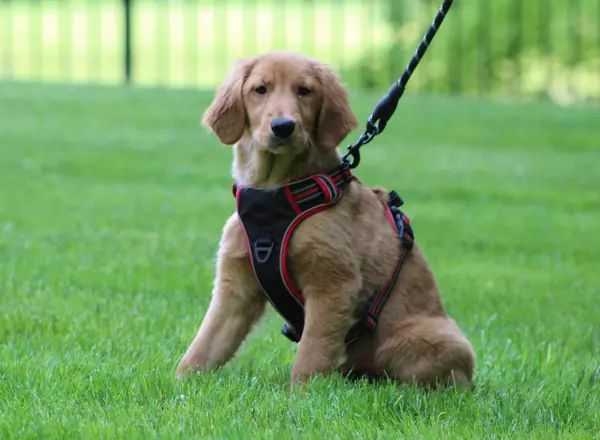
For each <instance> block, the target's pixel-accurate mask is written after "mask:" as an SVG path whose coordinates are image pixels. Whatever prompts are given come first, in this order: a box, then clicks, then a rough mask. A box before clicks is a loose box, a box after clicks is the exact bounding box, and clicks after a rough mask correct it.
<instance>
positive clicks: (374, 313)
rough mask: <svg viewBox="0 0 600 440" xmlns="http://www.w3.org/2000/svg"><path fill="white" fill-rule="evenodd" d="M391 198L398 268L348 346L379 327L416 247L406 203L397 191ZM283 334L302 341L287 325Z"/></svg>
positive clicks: (353, 330)
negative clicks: (382, 315) (403, 270)
mask: <svg viewBox="0 0 600 440" xmlns="http://www.w3.org/2000/svg"><path fill="white" fill-rule="evenodd" d="M389 198H390V201H389V202H388V203H387V204H386V205H385V214H386V217H387V219H388V221H389V222H390V223H391V224H392V226H393V227H394V228H395V229H396V230H397V231H398V238H399V245H400V252H399V254H398V259H397V261H396V266H395V268H394V272H393V273H392V276H391V278H390V280H389V281H388V283H387V284H386V285H385V286H384V287H383V288H382V289H381V290H380V291H378V292H377V293H376V294H375V295H373V296H372V297H371V299H370V301H369V304H368V306H367V307H366V308H365V310H364V312H363V315H362V317H361V318H360V319H359V321H358V322H357V323H356V324H355V325H354V326H353V327H352V328H351V329H350V331H349V332H348V334H347V336H346V340H345V342H346V345H350V344H352V343H353V342H354V341H356V340H357V339H358V338H359V336H360V335H361V334H362V333H364V332H370V331H372V330H374V329H375V327H377V323H378V321H379V315H380V314H381V311H382V310H383V306H384V305H385V302H386V301H387V299H388V298H389V296H390V293H392V290H394V286H395V285H396V281H397V280H398V276H399V275H400V271H401V269H402V266H403V264H404V261H405V259H406V256H407V255H408V253H409V252H410V251H411V250H412V248H413V245H414V233H413V230H412V227H411V224H410V220H409V218H408V217H407V216H406V215H404V213H403V212H402V211H400V209H399V207H400V206H402V204H403V203H404V202H403V201H402V199H401V198H400V197H399V196H398V194H397V193H396V192H395V191H391V192H390V197H389ZM282 333H283V334H284V335H285V336H286V337H287V338H288V339H290V340H291V341H293V342H299V341H300V335H298V334H297V333H296V332H294V331H293V329H291V328H290V327H289V326H288V325H287V324H286V323H284V324H283V327H282Z"/></svg>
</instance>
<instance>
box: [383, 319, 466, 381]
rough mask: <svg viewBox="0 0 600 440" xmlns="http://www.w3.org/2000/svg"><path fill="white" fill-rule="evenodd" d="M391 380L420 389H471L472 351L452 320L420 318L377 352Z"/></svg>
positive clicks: (407, 324) (397, 333)
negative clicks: (445, 387) (443, 387)
mask: <svg viewBox="0 0 600 440" xmlns="http://www.w3.org/2000/svg"><path fill="white" fill-rule="evenodd" d="M376 357H377V359H378V363H379V364H380V365H382V366H383V367H384V368H385V370H386V371H387V373H388V374H389V376H391V377H392V378H394V379H396V380H398V381H400V382H402V383H414V384H416V385H419V386H429V387H431V388H436V387H438V386H452V385H454V386H456V387H458V388H469V387H471V386H472V381H473V373H474V369H475V354H474V351H473V347H472V346H471V344H470V343H469V341H468V340H467V339H466V338H465V336H464V335H463V333H462V332H461V330H460V329H459V328H458V326H457V325H456V324H455V323H454V321H453V320H451V319H450V318H446V317H419V318H413V319H411V320H410V322H408V323H406V324H405V325H403V326H402V327H400V328H399V329H397V330H396V332H395V334H394V335H393V336H391V337H390V338H389V339H388V341H386V342H385V343H384V344H383V345H382V346H381V347H380V348H379V350H378V351H377V354H376Z"/></svg>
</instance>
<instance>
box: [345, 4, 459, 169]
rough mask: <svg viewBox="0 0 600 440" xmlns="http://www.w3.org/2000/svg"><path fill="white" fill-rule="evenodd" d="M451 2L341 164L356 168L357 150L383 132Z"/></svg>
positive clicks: (439, 13) (444, 5) (438, 14)
mask: <svg viewBox="0 0 600 440" xmlns="http://www.w3.org/2000/svg"><path fill="white" fill-rule="evenodd" d="M452 2H453V0H444V2H443V3H442V6H440V10H439V12H438V13H437V15H436V17H435V19H434V20H433V23H431V26H430V27H429V30H428V31H427V33H426V34H425V36H424V37H423V40H421V44H419V47H418V48H417V51H416V52H415V53H414V55H413V56H412V58H411V60H410V63H408V65H407V66H406V69H404V73H403V74H402V77H400V79H399V80H398V81H397V82H396V83H394V85H393V86H392V87H391V88H390V90H388V92H387V93H386V95H385V96H384V97H383V98H381V100H379V102H378V103H377V105H376V106H375V109H374V110H373V113H372V114H371V116H370V117H369V120H368V121H367V128H366V130H365V131H364V133H363V134H362V135H361V136H360V138H359V139H358V141H357V142H356V143H355V144H354V145H350V146H349V147H348V153H346V155H345V156H344V157H343V158H342V163H343V164H344V165H346V166H347V167H348V168H356V167H357V166H358V164H359V163H360V152H359V148H360V147H362V146H363V145H365V144H368V143H369V142H371V141H372V140H373V138H374V137H375V136H377V135H378V134H380V133H381V132H383V130H384V129H385V126H386V124H387V122H388V120H389V119H390V118H391V117H392V115H393V114H394V112H395V111H396V107H398V101H400V98H401V97H402V95H403V94H404V89H405V88H406V83H408V80H409V79H410V77H411V75H412V74H413V72H414V71H415V69H416V68H417V65H418V64H419V61H421V58H422V57H423V55H424V54H425V51H426V50H427V48H428V47H429V45H430V44H431V41H432V40H433V37H434V36H435V34H436V32H437V31H438V29H439V28H440V26H441V24H442V22H443V21H444V18H445V17H446V14H447V13H448V11H449V10H450V6H452ZM350 156H352V162H350V160H349V158H350Z"/></svg>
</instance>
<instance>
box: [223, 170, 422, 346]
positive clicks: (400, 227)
mask: <svg viewBox="0 0 600 440" xmlns="http://www.w3.org/2000/svg"><path fill="white" fill-rule="evenodd" d="M353 179H355V177H354V176H353V175H352V173H351V172H350V170H349V169H348V168H347V167H341V168H340V169H337V170H335V171H334V172H332V173H329V174H325V173H323V174H315V175H313V176H310V177H307V178H305V179H302V180H299V181H295V182H292V183H290V184H287V185H284V186H281V187H278V188H275V189H256V188H251V187H247V186H241V185H238V184H237V183H234V184H233V194H234V196H235V198H236V202H237V213H238V217H239V220H240V224H241V226H242V230H243V232H244V235H245V239H246V248H247V250H248V256H249V258H250V261H251V266H252V269H253V271H254V276H255V277H256V279H257V281H258V284H259V285H260V287H261V289H262V290H263V292H264V294H265V295H266V297H267V299H268V300H269V302H270V303H271V304H272V305H273V307H274V308H275V310H276V311H277V312H278V313H279V314H280V315H281V316H282V317H283V319H284V320H285V321H286V322H285V323H284V324H283V328H282V333H283V334H284V335H285V336H286V337H288V338H289V339H290V340H291V341H293V342H299V341H300V338H301V337H302V331H303V329H304V298H303V296H302V292H301V291H300V290H299V289H298V288H297V286H296V285H295V284H294V282H293V280H292V277H291V274H290V270H289V268H288V261H287V253H288V249H289V244H290V240H291V238H292V235H293V233H294V231H295V230H296V228H297V227H298V226H299V225H300V224H301V223H302V221H304V220H306V219H307V218H308V217H310V216H311V215H314V214H317V213H318V212H321V211H324V210H326V209H329V208H331V207H333V206H334V205H335V204H336V203H337V202H339V200H340V199H341V197H342V195H343V188H344V185H346V184H347V183H349V182H350V181H352V180H353ZM389 196H390V197H389V201H388V203H386V204H385V205H384V208H385V214H386V217H387V219H388V220H389V222H390V223H391V224H392V225H393V227H394V228H396V230H397V231H398V237H399V238H400V240H399V241H400V249H399V255H398V260H397V263H396V267H395V269H394V272H393V274H392V277H391V279H390V280H389V281H388V283H387V284H386V285H385V286H383V288H382V289H381V290H379V291H378V292H375V294H374V295H373V296H372V297H371V298H370V300H369V302H368V304H367V306H366V308H365V310H364V312H363V315H362V316H361V317H360V318H359V320H358V322H357V323H356V324H355V325H354V326H353V327H352V328H351V329H350V331H349V332H348V335H347V336H346V344H350V343H352V342H354V341H355V340H356V339H357V338H358V337H359V336H360V334H361V333H362V332H364V331H371V330H373V329H374V328H375V327H376V326H377V319H378V317H379V314H380V313H381V310H382V308H383V305H384V304H385V301H386V299H387V298H388V296H389V294H390V292H391V291H392V290H393V287H394V284H395V283H396V280H397V278H398V275H399V273H400V269H401V268H402V264H403V263H404V259H405V257H406V255H407V254H408V252H409V251H410V250H411V249H412V247H413V242H414V235H413V231H412V228H411V226H410V221H409V219H408V218H407V217H406V216H405V215H404V214H403V213H402V212H401V211H400V209H399V207H400V206H402V204H403V201H402V199H401V198H400V197H399V196H398V194H397V193H396V192H395V191H391V192H390V193H389Z"/></svg>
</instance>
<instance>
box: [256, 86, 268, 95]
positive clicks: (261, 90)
mask: <svg viewBox="0 0 600 440" xmlns="http://www.w3.org/2000/svg"><path fill="white" fill-rule="evenodd" d="M254 91H255V92H256V93H258V94H259V95H264V94H265V93H267V87H266V86H264V85H261V86H258V87H256V88H255V89H254Z"/></svg>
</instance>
